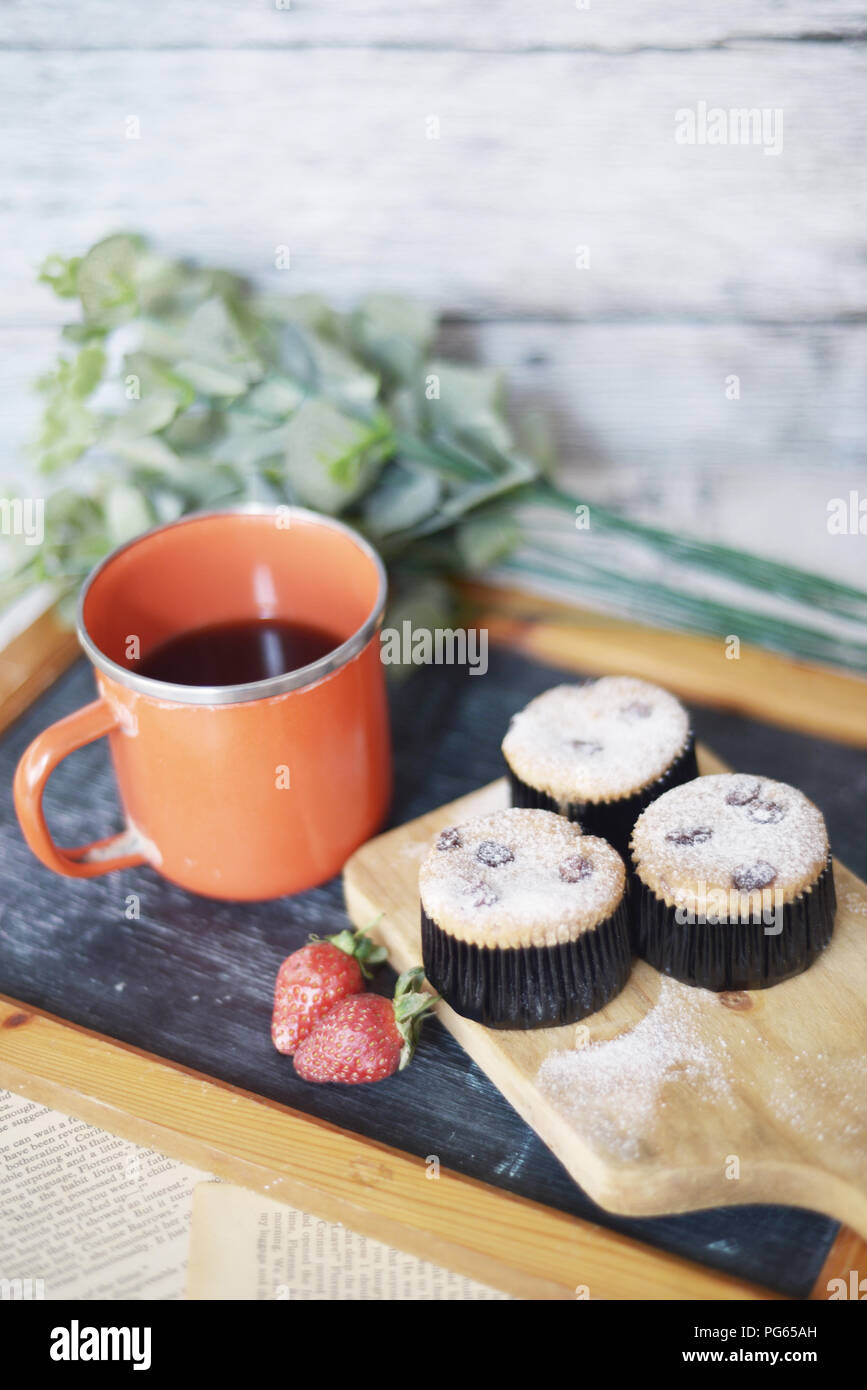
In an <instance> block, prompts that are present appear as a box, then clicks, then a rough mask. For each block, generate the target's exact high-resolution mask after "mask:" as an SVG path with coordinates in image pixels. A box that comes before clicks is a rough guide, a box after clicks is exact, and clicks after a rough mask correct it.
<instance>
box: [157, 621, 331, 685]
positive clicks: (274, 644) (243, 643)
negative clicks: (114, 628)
mask: <svg viewBox="0 0 867 1390" xmlns="http://www.w3.org/2000/svg"><path fill="white" fill-rule="evenodd" d="M340 643H341V638H340V637H337V636H335V635H334V633H331V632H327V631H326V630H325V629H324V628H321V627H316V626H314V625H313V624H311V623H300V622H289V621H287V620H285V619H283V618H249V619H241V620H240V621H236V622H231V623H210V624H209V625H208V626H207V627H197V628H192V629H188V630H187V631H186V632H180V633H178V634H177V635H176V636H174V637H171V638H169V640H168V641H167V642H162V643H160V645H159V646H157V647H154V649H153V650H152V651H150V652H147V653H146V654H145V655H144V656H143V657H142V659H141V660H140V661H138V662H135V663H132V662H131V663H130V669H131V670H135V671H137V672H138V674H139V675H140V676H148V677H149V678H150V679H151V680H156V681H168V682H170V683H171V684H173V685H213V686H216V685H246V684H247V683H248V682H249V681H263V680H268V678H269V677H271V676H283V675H286V674H287V673H288V672H289V671H298V670H300V668H301V667H302V666H309V665H310V664H311V663H312V662H314V661H319V660H320V659H321V658H322V657H323V656H327V655H328V653H329V652H333V651H334V649H335V647H339V646H340Z"/></svg>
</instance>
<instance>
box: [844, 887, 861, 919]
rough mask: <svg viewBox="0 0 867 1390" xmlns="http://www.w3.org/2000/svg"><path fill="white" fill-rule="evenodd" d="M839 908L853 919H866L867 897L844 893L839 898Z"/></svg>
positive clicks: (859, 894)
mask: <svg viewBox="0 0 867 1390" xmlns="http://www.w3.org/2000/svg"><path fill="white" fill-rule="evenodd" d="M840 906H841V907H842V908H844V909H845V910H846V912H849V913H851V914H852V916H853V917H867V897H865V896H864V894H863V893H853V892H851V891H849V892H846V893H844V894H843V895H842V896H841V898H840Z"/></svg>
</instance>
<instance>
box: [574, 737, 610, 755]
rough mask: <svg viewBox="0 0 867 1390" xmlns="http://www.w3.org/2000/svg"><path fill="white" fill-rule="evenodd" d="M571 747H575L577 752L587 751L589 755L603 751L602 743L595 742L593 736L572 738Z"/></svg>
mask: <svg viewBox="0 0 867 1390" xmlns="http://www.w3.org/2000/svg"><path fill="white" fill-rule="evenodd" d="M569 747H570V748H574V749H575V752H576V753H586V754H587V756H588V757H589V756H590V755H591V754H593V753H601V752H602V744H601V743H595V742H594V740H593V739H591V738H570V739H569Z"/></svg>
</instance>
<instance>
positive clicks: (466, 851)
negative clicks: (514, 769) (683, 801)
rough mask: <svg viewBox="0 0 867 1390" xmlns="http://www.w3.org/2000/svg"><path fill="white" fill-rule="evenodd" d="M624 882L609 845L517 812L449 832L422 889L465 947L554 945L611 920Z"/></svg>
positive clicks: (546, 818) (551, 818)
mask: <svg viewBox="0 0 867 1390" xmlns="http://www.w3.org/2000/svg"><path fill="white" fill-rule="evenodd" d="M625 876H626V875H625V869H624V865H623V861H622V859H621V858H620V856H619V854H617V853H616V851H615V850H613V849H612V848H611V846H610V845H609V844H607V842H606V841H605V840H600V839H597V838H596V837H595V836H591V835H582V834H581V830H580V827H579V826H577V825H575V824H574V823H572V822H570V821H567V820H565V819H564V818H563V817H562V816H558V815H555V814H554V813H553V812H552V811H533V810H524V809H521V808H513V809H511V810H506V811H495V812H494V813H493V814H491V815H487V816H479V817H477V818H476V819H474V820H471V821H465V822H464V823H463V824H462V825H457V826H447V827H446V828H445V829H444V830H443V831H441V832H440V833H439V835H438V836H437V837H436V839H435V840H434V842H433V845H432V847H431V849H430V850H429V852H428V854H427V857H426V859H425V860H424V863H423V864H422V867H421V871H420V874H419V886H420V889H421V897H422V903H423V905H424V909H425V911H426V912H427V914H428V916H429V917H431V918H432V919H433V920H434V921H435V922H436V923H437V925H438V926H440V927H441V928H442V929H443V930H444V931H448V932H450V933H451V934H452V935H453V936H457V937H458V938H460V939H461V940H464V941H469V942H473V943H474V944H476V945H489V946H530V945H532V946H550V945H556V944H557V942H560V941H569V940H572V939H573V938H574V937H575V936H576V935H578V934H580V933H581V932H582V931H587V930H591V929H592V928H593V927H595V926H597V925H598V924H599V923H600V922H601V921H604V920H605V919H606V918H607V917H610V916H611V914H612V912H613V911H614V909H615V908H616V907H617V905H618V903H619V902H620V900H621V898H622V896H623V890H624V884H625Z"/></svg>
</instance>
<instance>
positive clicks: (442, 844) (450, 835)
mask: <svg viewBox="0 0 867 1390" xmlns="http://www.w3.org/2000/svg"><path fill="white" fill-rule="evenodd" d="M463 843H464V842H463V840H462V839H461V832H460V831H459V830H458V829H457V827H456V826H454V825H450V826H449V828H448V829H447V830H441V831H440V837H439V839H438V840H437V849H460V847H461V845H462V844H463Z"/></svg>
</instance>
